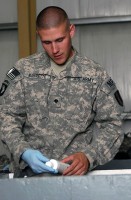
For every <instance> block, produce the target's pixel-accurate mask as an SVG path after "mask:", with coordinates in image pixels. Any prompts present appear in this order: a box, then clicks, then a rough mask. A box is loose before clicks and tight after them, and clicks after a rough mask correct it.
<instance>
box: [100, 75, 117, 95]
mask: <svg viewBox="0 0 131 200" xmlns="http://www.w3.org/2000/svg"><path fill="white" fill-rule="evenodd" d="M101 90H102V91H104V92H105V93H106V94H109V93H111V92H112V91H113V90H117V88H116V84H115V82H114V81H113V80H112V79H111V78H108V79H106V80H105V81H104V82H103V84H102V87H101Z"/></svg>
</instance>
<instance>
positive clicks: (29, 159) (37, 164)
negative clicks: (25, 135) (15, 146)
mask: <svg viewBox="0 0 131 200" xmlns="http://www.w3.org/2000/svg"><path fill="white" fill-rule="evenodd" d="M21 158H22V159H23V160H24V161H25V162H26V163H27V164H28V165H29V166H30V168H31V169H32V170H33V172H34V173H37V174H39V173H43V172H51V173H58V172H57V170H54V169H53V168H51V167H49V166H47V165H45V163H46V162H47V161H49V159H48V158H46V157H45V156H43V155H42V153H41V152H40V151H38V150H33V149H27V150H26V151H25V152H24V153H23V154H22V156H21Z"/></svg>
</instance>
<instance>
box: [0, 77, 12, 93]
mask: <svg viewBox="0 0 131 200" xmlns="http://www.w3.org/2000/svg"><path fill="white" fill-rule="evenodd" d="M9 84H10V83H9V81H8V80H4V82H3V83H2V86H1V89H0V96H2V95H3V94H4V93H5V91H6V89H7V87H8V85H9Z"/></svg>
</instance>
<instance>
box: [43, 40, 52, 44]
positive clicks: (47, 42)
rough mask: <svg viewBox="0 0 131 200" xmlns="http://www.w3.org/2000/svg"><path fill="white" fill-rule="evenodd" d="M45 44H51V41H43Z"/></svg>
mask: <svg viewBox="0 0 131 200" xmlns="http://www.w3.org/2000/svg"><path fill="white" fill-rule="evenodd" d="M42 43H43V44H50V43H51V42H49V41H44V42H42Z"/></svg>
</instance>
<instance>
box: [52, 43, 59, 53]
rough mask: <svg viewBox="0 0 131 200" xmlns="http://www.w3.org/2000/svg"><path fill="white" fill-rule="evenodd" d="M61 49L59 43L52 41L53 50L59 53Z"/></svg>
mask: <svg viewBox="0 0 131 200" xmlns="http://www.w3.org/2000/svg"><path fill="white" fill-rule="evenodd" d="M58 51H59V48H58V45H57V44H56V43H52V52H53V53H55V54H56V53H57V52H58Z"/></svg>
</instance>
